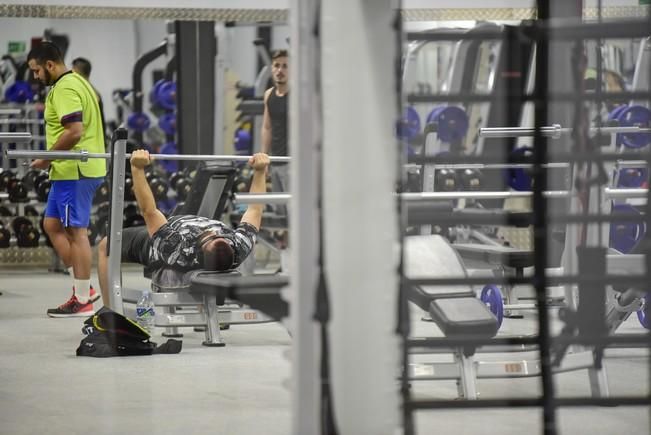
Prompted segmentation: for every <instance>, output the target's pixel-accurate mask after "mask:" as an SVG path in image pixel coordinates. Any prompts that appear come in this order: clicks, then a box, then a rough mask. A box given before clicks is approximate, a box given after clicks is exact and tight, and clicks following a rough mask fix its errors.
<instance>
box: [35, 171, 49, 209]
mask: <svg viewBox="0 0 651 435" xmlns="http://www.w3.org/2000/svg"><path fill="white" fill-rule="evenodd" d="M50 187H51V186H50V180H49V176H48V175H47V172H45V171H43V172H41V173H40V174H38V175H37V176H36V177H35V178H34V191H35V192H36V196H37V197H38V200H39V201H40V202H47V197H48V195H49V194H50Z"/></svg>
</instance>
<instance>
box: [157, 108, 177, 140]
mask: <svg viewBox="0 0 651 435" xmlns="http://www.w3.org/2000/svg"><path fill="white" fill-rule="evenodd" d="M158 126H159V127H160V129H161V130H163V131H164V132H165V134H168V135H171V136H173V135H174V134H176V113H172V112H170V113H166V114H164V115H163V116H161V117H160V118H158Z"/></svg>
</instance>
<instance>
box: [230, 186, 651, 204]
mask: <svg viewBox="0 0 651 435" xmlns="http://www.w3.org/2000/svg"><path fill="white" fill-rule="evenodd" d="M647 193H648V189H612V188H609V187H607V188H605V189H604V196H605V197H606V198H642V197H645V196H646V195H647ZM399 195H400V199H402V200H403V201H405V202H419V201H429V200H451V199H508V198H529V197H532V196H533V192H532V191H494V192H422V193H418V192H415V193H414V192H408V193H401V194H399ZM543 196H544V197H546V198H568V197H570V192H569V191H567V190H548V191H544V192H543ZM291 198H292V195H291V194H290V193H266V194H265V193H248V194H245V193H236V194H235V196H234V200H235V202H238V203H240V204H256V203H264V204H285V203H287V202H289V200H290V199H291Z"/></svg>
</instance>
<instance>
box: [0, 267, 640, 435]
mask: <svg viewBox="0 0 651 435" xmlns="http://www.w3.org/2000/svg"><path fill="white" fill-rule="evenodd" d="M93 281H94V282H95V283H96V282H97V281H96V280H95V279H94V280H93ZM124 284H125V286H129V287H138V286H143V285H147V281H146V280H144V279H143V278H142V277H141V273H140V272H138V271H130V272H127V273H125V276H124ZM69 288H70V287H69V278H68V277H67V276H64V275H60V274H47V273H44V272H42V271H25V270H23V271H20V272H13V271H9V270H6V269H0V291H2V292H3V293H4V295H2V296H0V337H1V338H0V434H11V435H19V434H88V433H93V434H118V433H122V434H134V433H148V434H183V435H189V434H245V435H246V434H272V435H273V434H289V433H290V418H291V416H290V394H289V392H288V391H287V390H286V388H285V387H284V385H287V380H288V378H289V371H290V368H289V362H288V361H287V360H286V357H285V355H286V354H287V353H288V350H289V346H290V344H291V340H290V338H289V336H288V335H287V333H286V331H285V330H284V328H283V327H282V326H280V325H278V324H264V325H245V326H239V327H238V326H234V327H232V328H231V329H230V330H228V331H224V333H223V337H224V339H225V341H226V342H227V346H226V347H225V348H206V347H203V346H201V341H202V340H203V334H202V333H196V332H193V331H191V330H188V329H186V330H185V332H186V334H185V337H184V338H183V339H182V340H183V351H182V352H181V353H180V354H179V355H157V356H150V357H131V358H109V359H95V358H80V357H76V356H75V349H76V348H77V346H78V344H79V341H80V340H81V339H82V337H83V336H82V334H81V330H80V327H81V323H82V320H81V319H50V318H48V317H46V315H45V310H46V309H47V308H48V307H53V306H56V305H58V304H60V303H61V302H63V301H64V300H65V299H66V298H67V297H68V296H69V293H68V292H69V290H68V289H69ZM413 312H414V313H415V314H420V313H419V312H418V311H417V310H415V309H414V310H413ZM419 317H420V316H419V315H418V316H414V333H415V334H416V335H425V334H430V335H436V328H435V327H434V325H433V324H431V323H425V322H421V321H420V319H419ZM534 327H535V319H533V317H532V316H527V317H526V318H525V319H517V320H515V319H513V320H511V319H507V320H506V321H505V324H504V326H503V328H502V330H501V334H507V335H508V334H529V333H533V332H534ZM622 331H623V332H641V329H640V326H639V325H638V324H637V320H636V319H631V320H629V321H628V322H627V323H626V324H625V325H624V327H623V329H622ZM163 340H164V339H163V338H162V337H161V336H160V330H159V331H158V333H157V334H156V336H155V337H154V341H158V342H161V341H163ZM611 355H612V356H618V358H609V359H608V360H607V361H606V366H607V369H608V375H609V380H610V382H609V383H610V388H611V393H612V394H617V395H639V394H644V393H648V382H649V380H648V373H649V368H648V362H649V360H648V358H647V357H646V353H644V352H641V351H639V350H637V351H636V350H618V351H617V352H614V353H612V354H611ZM439 357H440V356H439ZM414 358H415V360H423V359H425V358H426V357H425V356H422V355H419V356H418V357H414ZM490 358H498V359H505V360H506V359H512V358H520V359H522V358H531V359H534V358H536V355H535V354H533V353H529V354H520V355H512V354H500V355H491V356H490ZM539 384H540V380H539V379H538V378H530V379H497V380H480V381H478V389H479V392H480V394H481V397H482V398H499V397H535V396H536V395H537V394H539V393H540V386H539ZM556 386H557V391H558V393H559V395H560V396H561V397H577V396H581V397H587V396H588V395H589V394H590V388H589V383H588V379H587V374H586V372H585V371H578V372H571V373H566V374H563V375H559V376H557V378H556ZM413 391H414V394H415V395H416V396H417V397H420V398H450V399H453V398H455V396H456V386H455V384H454V382H451V381H437V382H432V381H423V382H414V383H413ZM558 421H559V427H560V429H561V430H560V432H559V433H561V434H567V435H574V434H604V435H610V434H613V435H614V434H628V433H636V434H648V433H651V431H650V430H649V427H650V425H649V408H648V407H646V408H640V407H638V408H635V407H620V408H572V409H563V410H560V411H559V413H558ZM416 424H417V433H418V434H432V433H436V434H443V435H445V434H454V435H461V434H499V435H508V434H514V435H515V434H518V435H521V434H532V435H533V434H539V433H541V418H540V411H539V410H535V409H504V410H489V411H484V410H481V411H479V410H471V411H468V410H466V411H419V412H418V413H417V414H416ZM354 435H360V434H354ZM371 435H375V434H371Z"/></svg>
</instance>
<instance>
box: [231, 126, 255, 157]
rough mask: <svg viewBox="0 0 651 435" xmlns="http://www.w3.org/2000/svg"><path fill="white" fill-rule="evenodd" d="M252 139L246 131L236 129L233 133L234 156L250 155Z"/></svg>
mask: <svg viewBox="0 0 651 435" xmlns="http://www.w3.org/2000/svg"><path fill="white" fill-rule="evenodd" d="M251 145H252V138H251V133H250V132H249V131H248V130H243V129H238V130H237V131H236V132H235V143H234V148H235V154H239V155H245V156H246V155H249V154H251Z"/></svg>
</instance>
